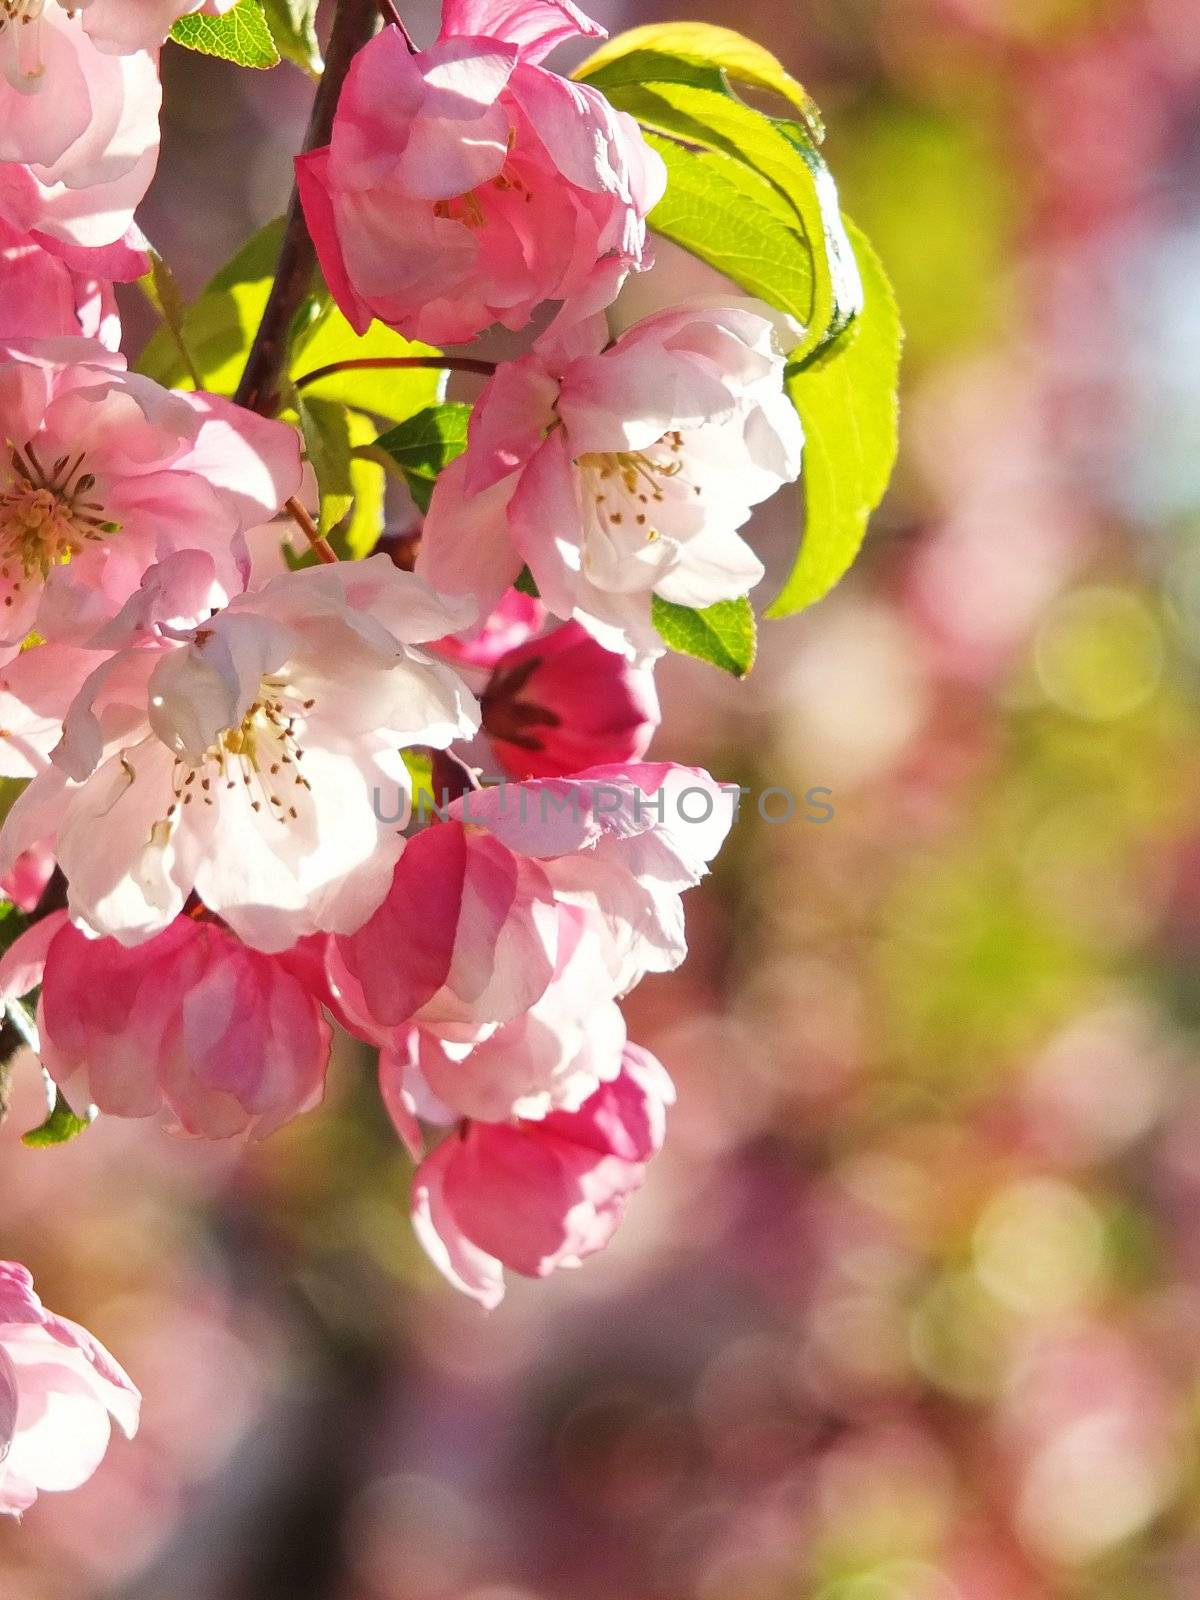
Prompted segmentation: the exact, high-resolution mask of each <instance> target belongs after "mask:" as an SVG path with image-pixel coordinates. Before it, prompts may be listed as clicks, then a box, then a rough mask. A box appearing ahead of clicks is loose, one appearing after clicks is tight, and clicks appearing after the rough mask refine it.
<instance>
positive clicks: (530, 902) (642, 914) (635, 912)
mask: <svg viewBox="0 0 1200 1600" xmlns="http://www.w3.org/2000/svg"><path fill="white" fill-rule="evenodd" d="M20 803H21V802H18V805H19V804H20ZM732 813H733V804H732V800H731V797H730V796H729V795H728V794H727V793H726V792H724V791H723V790H722V789H721V788H720V786H719V785H718V784H716V783H715V782H714V781H713V779H712V778H710V777H709V776H708V774H707V773H705V772H700V771H698V770H693V769H691V768H688V767H679V766H672V765H669V764H659V765H655V764H650V763H640V764H639V763H632V764H629V765H626V766H610V767H594V768H591V769H590V770H588V771H586V772H582V773H579V774H578V775H577V776H576V777H575V778H572V779H552V780H547V781H544V782H533V783H524V784H504V785H501V786H499V787H496V788H492V789H485V790H482V791H480V792H478V793H471V794H468V795H465V796H464V797H463V798H462V799H461V800H457V801H455V802H453V803H452V804H451V806H450V807H449V816H450V820H449V821H446V822H440V823H437V824H436V825H435V826H432V827H430V828H428V829H426V830H425V831H424V832H423V833H420V834H418V835H417V836H416V838H414V839H413V840H412V841H411V843H410V844H409V847H408V850H407V851H406V852H405V855H404V856H403V857H402V858H401V861H400V864H399V866H398V868H397V870H396V872H395V875H394V877H393V880H392V885H391V888H390V889H389V891H388V893H387V895H386V896H385V897H384V899H383V901H382V903H381V905H380V906H379V909H378V910H377V911H376V913H375V915H374V916H373V917H371V918H369V919H368V920H367V921H366V922H365V923H363V925H362V926H361V927H360V928H358V930H357V931H356V932H354V933H353V934H351V935H349V936H347V937H343V938H339V939H338V941H337V951H338V958H339V959H340V961H341V962H342V963H343V964H344V966H345V969H346V972H347V974H348V975H349V977H350V978H351V979H353V981H354V983H356V984H357V985H358V986H359V988H360V990H361V997H362V999H361V1004H362V1007H363V1008H364V1009H365V1012H366V1013H367V1015H369V1016H370V1017H372V1018H373V1019H374V1020H375V1022H376V1023H377V1024H378V1025H380V1026H381V1027H397V1026H400V1025H401V1024H403V1023H405V1022H409V1021H416V1022H419V1023H426V1024H433V1025H440V1024H442V1023H454V1024H459V1023H465V1024H487V1023H498V1022H501V1021H510V1020H512V1019H514V1018H516V1017H519V1016H521V1015H522V1014H523V1013H524V1012H526V1011H527V1010H528V1009H529V1008H530V1006H532V1005H534V1004H535V1003H536V1002H537V1001H538V1000H539V999H540V998H541V996H542V995H544V994H545V992H546V989H547V986H548V985H549V983H550V981H551V978H552V976H553V974H554V972H555V970H556V968H557V967H558V963H559V939H560V937H561V935H562V925H561V923H560V920H559V917H558V914H557V913H558V912H559V911H560V910H561V908H562V907H563V906H574V907H577V908H579V909H580V910H582V911H583V912H584V914H585V916H586V919H587V923H588V929H589V932H590V933H591V934H592V935H593V936H594V938H595V940H596V941H597V947H598V949H599V952H600V954H601V957H602V960H603V962H604V966H605V970H606V972H607V974H608V979H609V981H610V988H609V993H610V994H625V993H627V992H628V990H629V989H631V988H632V987H633V985H634V984H636V983H637V982H638V981H639V980H640V979H641V978H642V977H643V976H644V974H645V973H647V972H664V971H669V970H671V969H672V968H674V967H677V966H678V965H679V963H680V962H681V961H682V960H683V958H684V956H685V955H686V953H687V944H686V941H685V939H684V933H683V905H682V901H681V895H682V893H683V891H684V890H686V889H688V888H690V887H692V886H693V885H694V884H696V883H698V882H699V881H700V879H701V878H702V877H703V876H704V875H705V873H706V872H707V870H708V862H709V861H710V860H711V859H712V857H713V856H715V855H716V853H717V851H718V849H719V848H720V846H721V843H722V841H723V839H724V837H725V834H726V833H727V832H728V830H729V826H730V823H731V821H732ZM418 926H419V927H420V928H421V933H422V936H421V939H420V940H419V941H417V940H413V939H411V938H408V937H407V933H408V930H409V929H411V928H413V927H418Z"/></svg>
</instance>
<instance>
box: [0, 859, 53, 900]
mask: <svg viewBox="0 0 1200 1600" xmlns="http://www.w3.org/2000/svg"><path fill="white" fill-rule="evenodd" d="M54 866H55V861H54V857H53V856H52V855H51V854H50V852H49V850H47V848H46V846H45V845H44V844H35V845H34V846H33V847H32V848H31V849H29V850H26V851H24V852H23V853H22V854H21V855H19V856H18V857H17V859H16V860H15V861H14V862H13V864H12V870H11V871H10V872H6V873H5V875H4V877H3V878H0V893H2V894H3V895H4V897H5V899H7V900H11V901H12V903H13V905H15V906H16V907H17V909H18V910H20V911H32V910H33V909H34V907H35V906H36V905H37V903H38V901H39V900H40V899H41V898H42V895H43V893H44V892H45V888H46V885H47V884H48V883H49V882H50V879H51V877H52V876H53V873H54Z"/></svg>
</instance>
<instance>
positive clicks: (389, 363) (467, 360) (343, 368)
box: [294, 356, 496, 389]
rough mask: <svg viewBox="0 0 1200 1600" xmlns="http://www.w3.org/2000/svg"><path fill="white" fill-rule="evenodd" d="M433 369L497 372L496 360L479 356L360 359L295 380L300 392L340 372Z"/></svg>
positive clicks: (335, 363)
mask: <svg viewBox="0 0 1200 1600" xmlns="http://www.w3.org/2000/svg"><path fill="white" fill-rule="evenodd" d="M387 367H433V368H436V369H437V370H439V371H443V372H478V373H480V374H481V375H482V376H483V377H485V378H490V377H491V376H492V374H493V373H494V372H495V370H496V363H495V362H494V361H484V360H482V359H481V358H480V357H478V356H356V357H355V358H354V359H353V360H352V361H331V362H330V363H329V365H328V366H327V367H314V368H313V370H312V371H311V372H304V373H301V375H300V377H298V378H296V379H295V380H294V382H295V385H296V387H297V389H306V388H307V387H308V385H309V384H310V383H317V382H318V381H319V380H320V379H321V378H332V377H334V376H335V374H337V373H339V372H366V371H368V370H370V369H372V368H378V369H380V370H382V369H384V368H387Z"/></svg>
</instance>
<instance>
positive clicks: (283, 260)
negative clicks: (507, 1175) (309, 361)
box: [234, 0, 379, 417]
mask: <svg viewBox="0 0 1200 1600" xmlns="http://www.w3.org/2000/svg"><path fill="white" fill-rule="evenodd" d="M378 25H379V19H378V17H377V15H376V11H375V0H338V6H337V10H336V11H335V12H334V16H333V28H332V30H331V32H330V35H329V47H328V49H327V50H326V52H325V71H324V73H323V74H322V77H321V81H320V83H319V84H318V85H317V93H316V98H315V99H314V100H313V108H312V114H311V116H310V117H309V122H308V131H307V133H306V134H305V136H304V149H305V151H308V150H315V149H317V148H318V147H319V146H321V145H325V144H328V143H329V137H330V133H331V132H332V129H333V113H334V111H335V110H336V109H337V103H338V96H339V94H340V93H341V89H342V83H343V82H344V80H345V77H346V73H347V72H348V71H349V68H350V63H351V61H353V59H354V57H355V56H356V55H357V53H358V51H359V50H360V49H361V48H362V46H363V45H364V44H366V43H367V41H368V39H370V38H371V36H372V35H373V34H374V32H375V30H376V28H377V27H378ZM316 259H317V258H316V251H315V250H314V249H313V242H312V239H311V237H310V236H309V232H308V225H307V224H306V222H305V220H304V211H303V209H302V208H301V205H300V196H299V194H298V193H297V191H296V189H295V187H293V189H292V198H291V203H290V205H289V206H288V214H287V223H286V226H285V228H284V234H283V244H282V246H281V248H280V251H279V262H278V265H277V266H276V269H275V281H274V283H273V284H272V285H271V293H270V295H269V297H268V299H267V305H266V309H265V310H264V312H263V315H262V321H261V322H260V323H259V325H258V332H257V333H256V334H255V335H254V343H253V344H252V345H251V347H250V354H249V356H248V357H247V359H246V368H245V371H244V372H243V373H242V381H241V382H240V383H239V384H238V386H237V393H236V394H235V395H234V399H235V400H236V401H237V403H238V404H239V405H243V406H246V407H248V408H249V409H250V410H251V411H257V412H259V413H260V414H261V415H262V416H264V417H272V416H274V415H275V413H276V412H277V411H278V410H279V390H280V385H281V382H282V379H283V374H284V370H285V368H286V365H287V355H288V345H289V343H290V341H291V333H292V323H293V322H294V320H295V317H296V313H297V312H298V311H299V309H300V307H301V306H302V305H303V303H304V297H305V295H306V294H307V293H308V291H309V288H310V286H311V284H312V276H313V268H314V267H315V266H316Z"/></svg>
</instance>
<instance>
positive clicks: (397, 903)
mask: <svg viewBox="0 0 1200 1600" xmlns="http://www.w3.org/2000/svg"><path fill="white" fill-rule="evenodd" d="M416 927H419V928H420V930H421V936H420V938H419V939H414V938H412V937H411V936H410V933H411V930H412V929H413V928H416ZM559 931H560V930H559V917H558V910H557V907H556V905H555V898H554V890H553V888H552V886H551V883H550V879H549V876H548V875H547V873H546V871H545V869H544V868H543V866H542V865H541V863H540V862H538V861H533V860H530V859H528V858H525V857H522V856H518V855H516V854H515V853H514V852H513V851H512V850H510V849H508V848H506V847H505V846H504V845H503V844H501V843H500V842H499V841H498V840H496V839H494V838H492V837H491V835H490V834H488V833H487V832H485V831H483V830H481V829H477V828H465V827H463V825H462V824H461V823H460V822H457V821H456V822H446V823H439V824H437V825H436V826H433V827H428V828H425V829H422V830H421V831H420V832H418V833H417V834H415V835H414V837H413V838H412V839H410V840H409V842H408V845H407V847H406V849H405V851H404V853H403V855H401V856H400V859H399V861H398V862H397V863H396V866H395V870H394V872H393V873H392V874H391V883H390V885H389V886H388V888H387V892H386V894H384V895H383V896H381V899H380V903H379V905H378V907H377V909H375V910H374V912H373V914H372V915H371V916H370V917H369V918H367V919H366V920H365V921H364V922H362V923H361V925H360V926H359V927H357V928H355V929H352V930H350V931H348V932H347V933H345V934H344V935H342V936H341V937H340V938H339V939H338V940H337V945H336V950H335V951H333V952H331V953H330V958H329V959H330V964H331V965H330V970H331V973H332V974H333V977H334V981H335V987H336V989H337V991H338V992H339V993H340V994H342V995H343V996H344V998H345V1001H346V1003H347V1004H348V1005H349V1006H350V1007H351V1009H352V1010H353V1012H354V1015H355V1017H356V1019H357V1020H358V1021H359V1023H360V1024H362V1023H366V1024H367V1026H368V1028H369V1027H370V1025H371V1024H373V1025H374V1026H375V1027H378V1028H384V1029H387V1028H394V1027H399V1026H402V1025H403V1024H405V1023H407V1022H410V1021H416V1022H421V1023H425V1024H428V1025H430V1026H434V1027H439V1026H465V1027H468V1028H470V1027H480V1026H483V1027H489V1026H495V1025H496V1024H498V1023H501V1022H509V1021H512V1020H514V1019H515V1018H518V1017H521V1016H522V1015H524V1013H525V1012H526V1011H528V1009H529V1007H530V1006H531V1005H533V1004H534V1003H535V1002H536V1001H537V1000H539V999H540V998H541V997H542V995H543V994H544V993H545V992H546V988H547V986H548V985H549V983H550V982H551V980H552V978H553V976H554V973H555V969H556V966H557V962H558V942H559Z"/></svg>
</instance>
